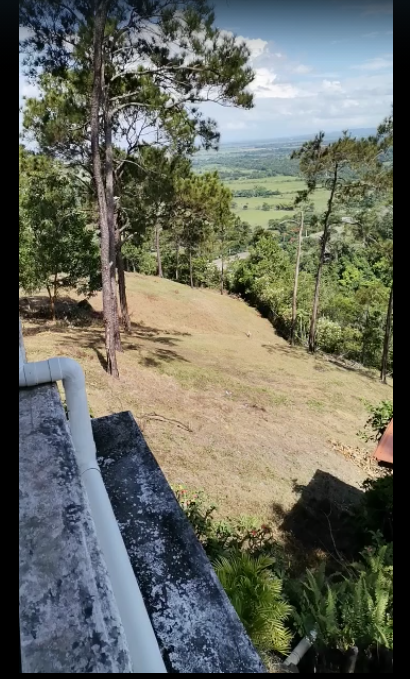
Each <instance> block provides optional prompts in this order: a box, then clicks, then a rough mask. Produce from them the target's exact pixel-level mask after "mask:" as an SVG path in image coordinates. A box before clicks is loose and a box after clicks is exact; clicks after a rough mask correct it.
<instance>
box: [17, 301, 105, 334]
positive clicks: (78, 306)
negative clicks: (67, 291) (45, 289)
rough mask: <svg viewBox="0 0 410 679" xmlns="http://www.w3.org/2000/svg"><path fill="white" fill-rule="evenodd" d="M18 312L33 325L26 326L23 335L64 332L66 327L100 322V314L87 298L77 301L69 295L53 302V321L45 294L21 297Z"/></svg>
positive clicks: (85, 326) (86, 325)
mask: <svg viewBox="0 0 410 679" xmlns="http://www.w3.org/2000/svg"><path fill="white" fill-rule="evenodd" d="M19 314H20V317H21V318H22V319H23V320H26V321H29V322H30V323H32V324H33V326H34V327H31V328H27V329H25V331H24V334H25V335H28V336H32V335H38V334H39V333H41V332H49V331H50V330H52V331H53V332H64V331H66V330H67V327H76V328H89V327H90V326H92V325H95V324H102V322H103V318H102V314H101V313H100V312H98V311H95V310H94V309H93V307H92V306H91V304H90V303H89V302H88V301H87V300H82V301H81V302H77V301H76V300H74V299H72V298H71V297H59V298H58V299H57V300H56V304H55V316H56V318H55V322H53V321H52V318H51V316H50V302H49V298H48V297H45V296H38V297H22V298H21V299H20V300H19Z"/></svg>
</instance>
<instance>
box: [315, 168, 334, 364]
mask: <svg viewBox="0 0 410 679" xmlns="http://www.w3.org/2000/svg"><path fill="white" fill-rule="evenodd" d="M338 180H339V164H338V163H336V165H335V170H334V174H333V182H332V189H331V192H330V198H329V201H328V204H327V211H326V215H325V220H324V224H323V226H324V228H323V238H322V247H321V250H320V260H319V266H318V270H317V275H316V286H315V296H314V300H313V310H312V320H311V324H310V333H309V351H310V353H311V354H314V353H315V351H316V331H317V317H318V313H319V301H320V285H321V282H322V273H323V266H324V264H325V259H326V248H327V244H328V242H329V236H330V217H331V216H332V211H333V201H334V198H335V195H336V189H337V183H338Z"/></svg>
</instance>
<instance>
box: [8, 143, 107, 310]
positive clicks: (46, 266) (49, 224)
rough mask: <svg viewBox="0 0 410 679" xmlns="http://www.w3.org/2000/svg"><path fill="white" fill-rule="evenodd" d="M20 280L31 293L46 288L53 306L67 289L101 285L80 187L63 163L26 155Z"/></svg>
mask: <svg viewBox="0 0 410 679" xmlns="http://www.w3.org/2000/svg"><path fill="white" fill-rule="evenodd" d="M20 237H21V238H20V244H19V251H20V256H19V263H20V271H19V281H20V285H21V287H22V288H23V289H24V290H26V291H27V292H34V291H38V290H40V289H41V288H46V289H47V290H48V292H49V295H50V300H51V308H52V311H53V307H54V304H55V300H56V297H57V295H58V293H59V291H60V290H61V289H62V288H74V287H78V288H79V289H80V290H81V291H82V292H84V293H91V292H93V291H94V290H95V289H97V288H98V286H99V258H98V244H97V241H96V235H95V232H94V230H93V229H92V228H90V227H89V225H88V219H87V210H86V209H85V208H84V205H82V204H81V202H80V201H79V199H78V195H77V191H76V188H75V184H74V182H73V181H72V178H71V176H70V174H69V173H67V171H65V169H64V168H63V167H61V166H60V165H59V164H57V163H55V162H53V161H50V160H48V159H47V158H45V157H43V156H35V155H32V154H25V153H24V152H23V153H22V155H21V162H20Z"/></svg>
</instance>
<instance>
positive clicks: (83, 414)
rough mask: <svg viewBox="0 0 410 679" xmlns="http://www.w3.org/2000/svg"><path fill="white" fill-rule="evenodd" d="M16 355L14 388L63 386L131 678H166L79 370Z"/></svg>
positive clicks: (64, 362)
mask: <svg viewBox="0 0 410 679" xmlns="http://www.w3.org/2000/svg"><path fill="white" fill-rule="evenodd" d="M24 358H25V357H24V348H23V347H22V346H21V345H20V349H19V387H34V386H37V385H39V384H48V383H52V382H59V381H62V382H63V386H64V390H65V393H66V400H67V408H68V417H69V424H70V430H71V436H72V439H73V443H74V448H75V452H76V457H77V462H78V466H79V468H80V472H81V474H82V478H83V482H84V485H85V488H86V491H87V495H88V499H89V504H90V508H91V514H92V517H93V520H94V523H95V528H96V532H97V537H98V540H99V544H100V547H101V551H102V553H103V556H104V559H105V563H106V566H107V571H108V575H109V577H110V580H111V584H112V588H113V592H114V595H115V598H116V601H117V606H118V610H119V613H120V617H121V620H122V623H123V626H124V632H125V635H126V638H127V642H128V647H129V650H130V655H131V660H132V664H133V668H134V673H135V674H144V673H147V674H167V670H166V669H165V665H164V662H163V660H162V656H161V652H160V650H159V647H158V643H157V640H156V637H155V633H154V630H153V628H152V625H151V621H150V619H149V616H148V613H147V610H146V608H145V604H144V601H143V598H142V594H141V591H140V589H139V586H138V583H137V580H136V578H135V575H134V571H133V569H132V566H131V563H130V560H129V557H128V553H127V550H126V547H125V544H124V541H123V539H122V535H121V532H120V529H119V526H118V523H117V520H116V518H115V515H114V511H113V509H112V506H111V502H110V499H109V497H108V494H107V490H106V488H105V485H104V481H103V479H102V476H101V472H100V470H99V466H98V463H97V455H96V448H95V442H94V437H93V432H92V427H91V419H90V413H89V409H88V402H87V394H86V388H85V377H84V373H83V370H82V368H81V367H80V365H79V364H78V363H76V362H75V361H73V360H72V359H70V358H53V359H51V360H49V361H40V362H38V363H25V361H24Z"/></svg>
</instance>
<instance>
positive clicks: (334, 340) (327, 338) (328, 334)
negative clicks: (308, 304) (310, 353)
mask: <svg viewBox="0 0 410 679" xmlns="http://www.w3.org/2000/svg"><path fill="white" fill-rule="evenodd" d="M316 337H317V340H316V341H317V346H318V348H319V349H321V350H322V351H324V352H326V353H327V354H337V353H339V352H340V350H341V348H342V344H343V330H342V328H341V326H340V325H339V323H336V322H335V321H331V320H329V319H328V318H320V319H319V321H318V324H317V335H316Z"/></svg>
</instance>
